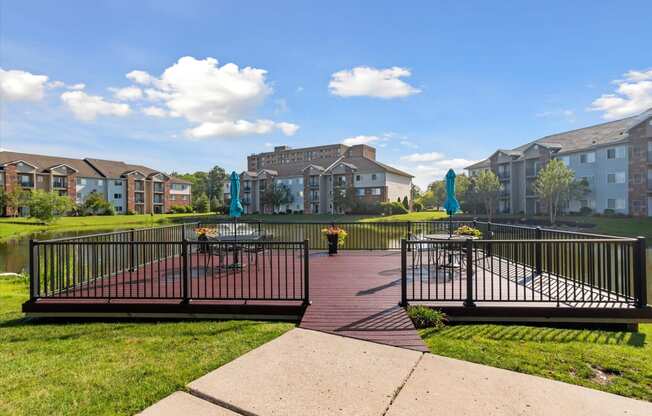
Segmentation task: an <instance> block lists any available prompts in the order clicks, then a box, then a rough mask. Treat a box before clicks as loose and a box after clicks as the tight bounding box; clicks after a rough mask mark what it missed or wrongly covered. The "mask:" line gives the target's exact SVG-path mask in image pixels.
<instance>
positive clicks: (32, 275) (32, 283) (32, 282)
mask: <svg viewBox="0 0 652 416" xmlns="http://www.w3.org/2000/svg"><path fill="white" fill-rule="evenodd" d="M34 246H35V244H34V240H33V239H31V238H30V240H29V300H30V301H35V300H36V297H37V293H36V288H37V287H38V285H37V284H36V270H35V267H34V261H38V259H37V258H35V256H34Z"/></svg>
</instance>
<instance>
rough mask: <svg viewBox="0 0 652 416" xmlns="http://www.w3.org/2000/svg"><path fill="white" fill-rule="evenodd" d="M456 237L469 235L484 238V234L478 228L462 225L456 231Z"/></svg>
mask: <svg viewBox="0 0 652 416" xmlns="http://www.w3.org/2000/svg"><path fill="white" fill-rule="evenodd" d="M455 234H456V235H467V236H469V237H476V238H480V237H482V232H481V231H480V230H478V229H477V228H473V227H470V226H468V225H462V226H461V227H458V228H457V230H455Z"/></svg>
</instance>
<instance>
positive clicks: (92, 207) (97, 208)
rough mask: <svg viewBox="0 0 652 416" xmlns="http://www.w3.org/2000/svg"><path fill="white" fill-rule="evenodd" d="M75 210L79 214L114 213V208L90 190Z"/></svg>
mask: <svg viewBox="0 0 652 416" xmlns="http://www.w3.org/2000/svg"><path fill="white" fill-rule="evenodd" d="M77 212H78V213H79V215H115V208H114V207H113V204H111V203H110V202H108V201H107V200H106V199H104V197H103V196H102V195H100V194H99V193H98V192H91V193H90V194H88V196H87V197H86V200H85V201H84V203H83V204H81V205H79V206H78V207H77Z"/></svg>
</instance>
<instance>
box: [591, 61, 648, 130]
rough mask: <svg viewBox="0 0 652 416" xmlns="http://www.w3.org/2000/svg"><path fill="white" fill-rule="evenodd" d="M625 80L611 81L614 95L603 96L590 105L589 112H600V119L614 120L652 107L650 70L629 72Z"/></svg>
mask: <svg viewBox="0 0 652 416" xmlns="http://www.w3.org/2000/svg"><path fill="white" fill-rule="evenodd" d="M624 76H625V79H622V80H615V81H613V83H614V84H616V85H617V86H618V87H617V88H616V91H615V93H614V94H603V95H602V96H600V97H599V98H597V99H596V100H594V101H593V102H592V103H591V107H590V108H589V110H590V111H602V112H603V114H602V118H604V119H605V120H614V119H618V118H623V117H627V116H631V115H634V114H637V113H640V112H642V111H645V110H647V109H649V108H651V107H652V70H646V71H635V70H632V71H629V72H627V73H625V74H624Z"/></svg>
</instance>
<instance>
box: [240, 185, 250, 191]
mask: <svg viewBox="0 0 652 416" xmlns="http://www.w3.org/2000/svg"><path fill="white" fill-rule="evenodd" d="M242 192H251V186H245V187H244V188H242Z"/></svg>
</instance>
